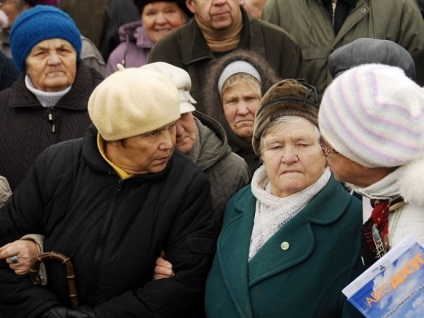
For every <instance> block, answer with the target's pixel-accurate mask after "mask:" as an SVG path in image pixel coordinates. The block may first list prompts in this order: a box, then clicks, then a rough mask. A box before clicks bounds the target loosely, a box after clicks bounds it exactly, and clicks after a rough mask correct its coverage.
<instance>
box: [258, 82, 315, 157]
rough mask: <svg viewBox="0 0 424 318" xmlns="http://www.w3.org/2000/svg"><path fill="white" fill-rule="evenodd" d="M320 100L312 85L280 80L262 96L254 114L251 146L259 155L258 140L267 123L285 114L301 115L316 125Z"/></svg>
mask: <svg viewBox="0 0 424 318" xmlns="http://www.w3.org/2000/svg"><path fill="white" fill-rule="evenodd" d="M320 101H321V95H319V94H318V93H317V92H316V90H314V89H313V87H312V86H311V87H309V86H305V85H304V84H303V83H301V82H299V81H297V80H294V79H286V80H282V81H280V82H278V83H276V84H274V85H273V86H271V88H270V89H269V90H268V91H267V92H266V94H265V95H264V96H263V97H262V99H261V102H260V105H259V107H258V110H257V112H256V116H255V123H254V127H253V141H252V146H253V150H254V151H255V153H256V154H257V155H258V156H260V141H261V139H262V138H263V135H264V133H265V132H266V130H267V128H268V127H269V125H270V124H271V123H272V122H273V121H275V120H277V119H278V118H281V117H285V116H294V117H302V118H305V119H306V120H309V121H310V122H311V123H312V124H314V125H315V126H317V127H318V107H319V104H320Z"/></svg>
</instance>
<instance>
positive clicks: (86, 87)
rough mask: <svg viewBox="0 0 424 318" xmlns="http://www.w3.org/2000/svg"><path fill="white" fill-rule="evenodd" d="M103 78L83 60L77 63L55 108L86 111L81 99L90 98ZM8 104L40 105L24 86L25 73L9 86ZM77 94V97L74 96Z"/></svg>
mask: <svg viewBox="0 0 424 318" xmlns="http://www.w3.org/2000/svg"><path fill="white" fill-rule="evenodd" d="M102 80H103V77H102V76H101V75H100V74H99V73H97V72H96V71H95V70H93V69H91V68H89V67H88V66H86V65H85V64H84V63H83V62H79V63H78V64H77V74H76V78H75V81H74V83H73V85H72V88H71V90H70V91H69V92H68V93H67V94H65V96H63V97H62V98H61V99H60V100H59V102H58V103H57V104H56V105H55V107H56V108H61V109H68V110H78V111H87V105H86V104H84V103H81V100H87V101H88V99H89V98H90V95H91V92H92V91H93V89H94V88H95V87H96V86H97V85H98V84H99V83H100V82H101V81H102ZM9 89H10V99H9V106H10V107H14V108H22V107H42V106H41V104H40V102H39V101H38V100H37V98H36V97H35V95H34V94H33V93H31V91H29V90H28V89H27V88H26V86H25V74H24V73H22V74H21V75H20V76H19V78H18V79H17V80H16V82H15V83H14V84H13V85H12V86H11V87H10V88H9ZM76 96H78V98H76Z"/></svg>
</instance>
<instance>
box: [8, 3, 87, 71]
mask: <svg viewBox="0 0 424 318" xmlns="http://www.w3.org/2000/svg"><path fill="white" fill-rule="evenodd" d="M55 38H58V39H63V40H66V41H68V42H69V43H71V45H72V46H73V47H74V49H75V51H76V52H77V58H78V60H80V54H81V46H82V44H81V35H80V32H79V30H78V28H77V26H76V24H75V22H74V20H72V19H71V17H70V16H69V15H68V14H67V13H65V12H63V11H62V10H60V9H58V8H55V7H52V6H44V5H38V6H36V7H34V8H33V9H28V10H25V11H24V12H22V13H21V14H20V15H19V16H18V18H17V19H16V20H15V22H14V23H13V26H12V30H11V31H10V47H11V50H12V57H13V60H14V62H15V64H16V66H17V67H18V68H19V70H20V71H22V72H25V59H26V58H27V56H28V54H29V53H30V52H31V50H32V49H33V48H34V46H36V45H37V44H38V43H40V42H41V41H44V40H49V39H55Z"/></svg>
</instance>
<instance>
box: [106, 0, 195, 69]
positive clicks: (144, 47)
mask: <svg viewBox="0 0 424 318" xmlns="http://www.w3.org/2000/svg"><path fill="white" fill-rule="evenodd" d="M134 3H135V5H136V6H137V8H138V11H139V12H140V17H141V21H135V22H130V23H127V24H124V25H123V26H121V27H120V28H119V36H120V38H121V41H122V42H121V44H119V45H118V46H117V47H116V48H115V49H114V50H113V51H112V53H110V56H109V59H108V61H107V73H108V74H111V73H113V72H116V71H117V65H118V64H122V65H124V66H125V67H139V66H142V65H144V64H147V60H148V58H149V55H150V51H151V49H152V47H153V45H155V43H156V42H157V41H159V40H160V39H161V38H162V37H163V36H165V35H166V34H168V33H169V32H171V31H172V30H174V29H176V28H178V27H179V26H181V25H183V24H185V23H187V21H188V18H189V17H190V16H192V15H193V14H192V13H191V12H190V10H188V8H187V6H186V4H185V1H184V0H168V1H161V0H159V1H158V0H134Z"/></svg>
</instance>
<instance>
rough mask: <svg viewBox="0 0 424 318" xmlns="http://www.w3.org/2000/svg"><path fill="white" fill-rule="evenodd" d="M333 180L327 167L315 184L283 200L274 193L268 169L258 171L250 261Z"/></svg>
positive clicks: (255, 177) (253, 184)
mask: <svg viewBox="0 0 424 318" xmlns="http://www.w3.org/2000/svg"><path fill="white" fill-rule="evenodd" d="M330 177H331V173H330V170H329V169H328V168H326V169H325V170H324V173H323V174H322V176H321V177H320V178H319V179H318V180H317V181H316V182H315V183H314V184H312V185H310V186H309V187H307V188H305V189H303V190H301V191H299V192H297V193H295V194H292V195H290V196H288V197H285V198H279V197H276V196H274V195H272V194H271V184H270V183H269V179H268V176H267V175H266V172H265V167H264V166H261V167H260V168H258V169H257V170H256V172H255V173H254V175H253V178H252V185H251V186H252V193H253V195H254V197H255V198H256V210H255V218H254V224H253V230H252V236H251V239H250V251H249V261H250V260H251V259H252V257H253V256H255V254H256V253H257V252H258V251H259V249H260V248H261V247H262V246H263V245H264V244H265V243H266V242H267V241H268V240H269V239H270V238H271V237H272V236H273V235H274V234H275V233H276V232H277V231H278V230H279V229H281V227H282V226H283V225H284V224H286V223H287V222H288V221H290V219H291V218H293V217H294V216H295V215H296V214H297V213H298V212H299V211H300V210H302V209H303V208H304V207H305V206H306V205H307V204H308V203H309V201H311V199H312V198H313V197H314V196H315V195H316V194H317V193H318V192H319V191H321V190H322V189H323V188H324V187H325V185H326V184H327V183H328V180H330Z"/></svg>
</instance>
